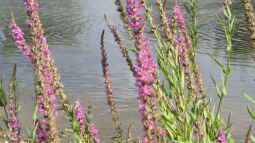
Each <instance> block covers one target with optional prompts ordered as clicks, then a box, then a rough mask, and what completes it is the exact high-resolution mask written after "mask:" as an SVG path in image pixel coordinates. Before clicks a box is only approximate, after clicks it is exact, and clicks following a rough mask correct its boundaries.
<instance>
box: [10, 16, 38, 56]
mask: <svg viewBox="0 0 255 143" xmlns="http://www.w3.org/2000/svg"><path fill="white" fill-rule="evenodd" d="M9 28H10V30H11V32H12V39H13V40H14V41H15V43H16V46H17V48H18V49H20V50H21V52H22V54H23V55H25V56H26V57H28V58H29V60H31V61H32V59H34V54H33V53H32V50H31V46H29V45H27V43H26V40H25V38H24V33H23V31H22V30H21V28H20V27H19V26H18V25H17V24H16V22H15V20H14V19H12V20H11V22H10V24H9Z"/></svg>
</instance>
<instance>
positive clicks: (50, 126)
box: [24, 0, 60, 143]
mask: <svg viewBox="0 0 255 143" xmlns="http://www.w3.org/2000/svg"><path fill="white" fill-rule="evenodd" d="M24 7H25V9H26V12H27V15H28V19H27V20H26V22H25V23H26V24H28V25H29V28H30V30H31V37H32V38H31V39H32V43H33V44H32V48H31V52H32V55H33V58H31V60H32V64H33V66H34V67H33V68H34V72H35V82H36V103H37V106H38V113H39V116H38V120H39V121H38V122H39V123H40V125H41V130H45V131H44V132H48V134H49V136H48V138H47V140H41V139H40V137H39V135H37V140H38V142H40V143H41V142H43V143H47V142H51V143H58V142H60V139H59V137H58V131H57V127H56V118H55V115H56V96H55V85H54V79H55V75H54V74H55V69H54V68H55V67H54V65H53V64H52V63H53V59H52V58H51V53H50V51H49V49H48V43H47V40H46V38H45V37H44V31H43V28H42V24H41V21H40V18H39V12H38V8H39V4H38V3H37V2H36V1H35V0H24Z"/></svg>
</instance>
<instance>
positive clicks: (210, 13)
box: [0, 0, 255, 138]
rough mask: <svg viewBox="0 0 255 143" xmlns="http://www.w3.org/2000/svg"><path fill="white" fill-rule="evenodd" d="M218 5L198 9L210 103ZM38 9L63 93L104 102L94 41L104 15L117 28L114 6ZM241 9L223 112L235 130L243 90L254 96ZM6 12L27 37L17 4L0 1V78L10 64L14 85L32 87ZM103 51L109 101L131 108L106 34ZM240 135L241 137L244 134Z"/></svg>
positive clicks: (60, 1)
mask: <svg viewBox="0 0 255 143" xmlns="http://www.w3.org/2000/svg"><path fill="white" fill-rule="evenodd" d="M123 1H124V0H123ZM221 2H222V1H221V0H214V1H212V0H203V1H200V6H199V10H200V12H199V17H200V19H199V31H200V33H199V35H200V41H199V43H200V44H199V49H198V52H199V55H198V61H199V63H200V65H201V70H202V73H203V77H204V81H205V84H206V87H207V91H208V92H209V95H210V96H211V97H213V96H214V93H215V90H214V89H213V87H212V84H211V81H210V76H211V75H213V76H215V77H216V79H219V69H218V68H217V66H216V65H215V63H214V62H213V61H212V60H211V59H210V58H209V57H208V56H207V55H206V54H207V53H212V54H213V55H216V56H217V57H218V58H219V59H220V60H221V61H222V62H223V63H226V53H225V47H224V36H223V31H222V29H221V28H220V27H219V25H218V24H217V23H216V21H215V19H216V18H215V16H216V15H220V14H221V13H220V11H218V9H219V8H220V7H221ZM40 3H41V9H40V11H41V16H42V21H43V24H44V27H45V33H46V36H47V37H48V40H49V44H50V48H51V50H52V52H53V54H54V58H55V59H56V63H57V66H58V67H59V70H60V72H61V75H62V79H63V81H64V84H65V86H66V90H67V91H69V92H70V93H84V94H85V95H93V99H95V98H96V99H98V100H100V101H104V99H105V97H104V89H103V81H102V74H101V68H100V55H99V46H100V45H99V38H100V33H101V30H102V29H104V28H106V26H105V24H104V19H103V15H104V14H106V15H108V17H109V18H111V20H112V22H113V23H114V24H115V25H121V22H120V19H119V14H118V13H117V12H116V11H115V9H116V8H115V6H114V4H113V1H112V2H111V1H109V2H105V0H44V1H40ZM170 5H171V4H169V6H170ZM240 6H241V5H240V4H239V3H235V4H234V7H235V13H236V14H237V15H238V17H239V21H238V22H239V26H238V29H237V32H236V33H235V35H234V38H233V43H234V47H233V51H232V55H231V65H232V67H233V73H232V75H231V77H230V92H229V94H230V95H229V96H228V97H227V98H226V100H225V102H226V104H225V112H229V111H235V112H234V113H233V118H234V119H238V120H235V121H234V122H235V123H237V125H240V124H241V123H246V124H248V123H249V118H248V117H247V114H246V111H245V107H246V104H245V103H246V101H245V100H244V99H243V97H242V96H241V95H242V90H245V91H247V92H248V93H251V94H252V93H255V90H254V85H255V83H254V81H253V78H254V74H253V73H254V67H255V64H254V63H255V62H254V57H255V49H254V48H251V46H250V45H249V44H248V43H247V42H246V41H247V39H248V34H247V30H246V27H245V21H244V17H243V14H242V10H241V7H240ZM10 11H12V12H13V13H14V15H15V17H16V19H17V22H18V24H20V25H21V27H22V28H23V29H25V32H26V33H27V32H28V31H27V28H26V26H25V25H24V19H25V14H24V10H23V7H22V2H21V1H16V0H0V13H1V15H0V19H1V20H0V77H3V78H4V79H6V78H7V77H8V75H9V74H10V70H11V64H13V63H17V65H18V77H17V78H18V82H19V83H22V84H25V85H28V86H31V85H32V81H33V77H32V69H31V65H30V63H28V60H27V59H26V58H24V57H23V56H21V54H20V52H19V51H18V50H17V49H16V48H15V46H14V45H13V42H12V40H11V38H10V33H9V30H8V28H7V23H8V20H9V15H10ZM120 27H121V26H119V28H120ZM120 31H122V33H121V35H125V32H124V30H123V29H120ZM129 42H130V41H129ZM129 42H127V44H128V43H129ZM105 45H106V47H107V50H108V54H109V62H110V63H111V64H110V70H111V77H112V81H113V88H114V95H115V96H116V97H117V98H118V100H119V101H122V102H124V101H126V100H127V99H128V100H131V101H132V102H134V99H135V96H136V88H135V87H134V85H133V84H134V81H133V78H132V76H131V73H130V72H129V71H128V67H127V66H126V64H125V61H124V60H123V59H122V57H121V56H120V53H119V49H118V48H117V45H116V44H115V43H114V41H113V38H112V36H111V34H110V33H109V32H107V33H106V43H105ZM130 46H132V45H130ZM85 95H84V96H85ZM23 102H24V101H23ZM131 105H133V104H127V105H125V104H123V105H121V107H120V108H121V109H122V110H127V109H128V111H131V110H130V109H129V107H128V106H131ZM128 111H127V112H128ZM102 112H103V111H102ZM103 113H105V111H104V112H103ZM105 114H106V113H105ZM238 127H241V126H238ZM242 127H243V126H242ZM241 131H244V128H242V130H241ZM241 131H240V132H241ZM240 135H243V134H241V133H240V134H239V132H237V133H236V134H235V136H236V137H238V138H240Z"/></svg>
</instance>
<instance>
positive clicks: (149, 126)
mask: <svg viewBox="0 0 255 143" xmlns="http://www.w3.org/2000/svg"><path fill="white" fill-rule="evenodd" d="M143 11H144V8H143V5H142V3H141V1H140V0H127V14H128V21H129V22H128V23H129V27H131V29H132V36H133V38H134V40H135V47H136V64H135V65H134V68H135V73H134V77H135V78H136V86H137V87H138V92H139V93H138V94H139V95H138V99H139V100H140V106H139V112H140V113H141V115H142V122H143V127H144V131H145V135H144V139H143V140H141V141H140V142H143V143H150V142H154V141H155V139H156V138H157V136H159V135H158V134H159V132H158V126H157V125H156V111H155V104H156V103H157V100H156V95H155V92H154V88H153V84H154V83H155V82H156V79H155V75H156V65H155V63H154V61H153V58H152V53H151V51H150V47H149V39H148V38H147V37H146V36H145V35H144V16H143V15H142V14H143Z"/></svg>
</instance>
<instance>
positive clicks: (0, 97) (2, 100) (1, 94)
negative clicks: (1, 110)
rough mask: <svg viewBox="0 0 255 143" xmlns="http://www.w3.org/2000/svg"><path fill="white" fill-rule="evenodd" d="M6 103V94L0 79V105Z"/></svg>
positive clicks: (3, 105)
mask: <svg viewBox="0 0 255 143" xmlns="http://www.w3.org/2000/svg"><path fill="white" fill-rule="evenodd" d="M6 104H7V100H6V95H5V93H4V89H3V82H2V80H1V81H0V106H2V107H5V106H6Z"/></svg>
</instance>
